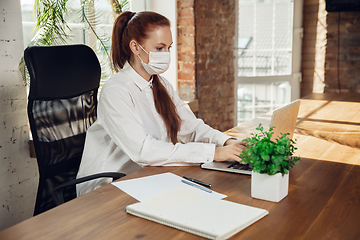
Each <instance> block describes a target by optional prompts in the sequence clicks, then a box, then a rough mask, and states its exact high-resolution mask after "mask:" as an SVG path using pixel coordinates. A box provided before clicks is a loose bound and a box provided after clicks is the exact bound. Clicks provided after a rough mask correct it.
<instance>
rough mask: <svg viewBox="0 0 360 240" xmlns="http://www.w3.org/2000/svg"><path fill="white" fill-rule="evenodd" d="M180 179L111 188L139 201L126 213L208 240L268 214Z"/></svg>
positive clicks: (135, 182) (155, 177)
mask: <svg viewBox="0 0 360 240" xmlns="http://www.w3.org/2000/svg"><path fill="white" fill-rule="evenodd" d="M181 179H182V178H181V177H179V176H177V175H175V174H172V173H165V174H158V175H153V176H149V177H144V178H138V179H131V180H125V181H119V182H116V183H113V185H115V186H117V187H118V188H120V189H122V190H123V191H125V192H127V193H128V194H130V195H131V196H133V197H135V198H136V199H138V200H139V201H141V202H139V203H135V204H132V205H129V206H127V207H126V211H127V212H128V213H130V214H133V215H135V216H138V217H142V218H145V219H148V220H151V221H154V222H158V223H161V224H164V225H167V226H170V227H174V228H177V229H180V230H183V231H186V232H189V233H193V234H196V235H199V236H202V237H205V238H209V239H227V238H229V237H231V236H233V235H234V234H236V233H237V232H239V231H241V230H242V229H244V228H246V227H247V226H249V225H251V224H252V223H254V222H256V221H258V220H259V219H261V218H262V217H264V216H266V215H267V214H268V213H269V212H268V211H267V210H264V209H260V208H255V207H251V206H246V205H242V204H238V203H234V202H229V201H226V200H221V199H222V198H224V197H226V196H225V195H223V194H219V193H216V192H214V191H212V192H211V193H208V192H205V191H203V190H200V189H198V188H195V187H192V186H189V185H187V184H184V183H182V182H181ZM164 180H166V181H164Z"/></svg>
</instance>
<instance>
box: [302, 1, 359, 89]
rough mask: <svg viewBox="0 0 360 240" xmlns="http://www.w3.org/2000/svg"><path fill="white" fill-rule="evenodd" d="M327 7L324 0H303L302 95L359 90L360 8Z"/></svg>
mask: <svg viewBox="0 0 360 240" xmlns="http://www.w3.org/2000/svg"><path fill="white" fill-rule="evenodd" d="M325 7H326V1H325V0H304V8H303V27H304V37H303V44H302V65H301V66H302V74H303V77H302V82H301V96H306V95H308V94H310V93H313V92H315V93H321V92H359V93H360V34H359V32H360V12H342V13H333V12H331V13H328V12H327V11H326V10H325Z"/></svg>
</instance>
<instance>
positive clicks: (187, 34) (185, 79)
mask: <svg viewBox="0 0 360 240" xmlns="http://www.w3.org/2000/svg"><path fill="white" fill-rule="evenodd" d="M177 8H178V19H177V30H178V37H177V44H178V46H177V48H178V49H177V50H178V70H179V71H178V92H179V95H180V97H181V99H183V100H194V99H196V91H195V90H196V82H195V18H194V0H178V1H177Z"/></svg>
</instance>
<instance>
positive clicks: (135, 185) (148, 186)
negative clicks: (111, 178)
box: [112, 172, 227, 201]
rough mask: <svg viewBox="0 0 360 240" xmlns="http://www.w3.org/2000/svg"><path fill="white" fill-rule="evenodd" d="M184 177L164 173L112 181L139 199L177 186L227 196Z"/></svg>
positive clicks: (217, 196) (154, 195)
mask: <svg viewBox="0 0 360 240" xmlns="http://www.w3.org/2000/svg"><path fill="white" fill-rule="evenodd" d="M183 179H184V178H182V177H179V176H177V175H175V174H173V173H169V172H168V173H162V174H156V175H152V176H147V177H142V178H136V179H130V180H124V181H119V182H114V183H112V184H113V185H114V186H115V187H117V188H119V189H121V190H122V191H124V192H126V193H127V194H129V195H130V196H132V197H133V198H135V199H137V200H138V201H144V200H147V199H149V198H152V197H156V196H158V195H160V194H162V193H165V192H167V191H169V190H172V189H175V188H183V189H188V190H190V191H195V192H198V193H201V194H204V195H206V196H210V197H214V198H218V199H223V198H225V197H227V196H226V195H224V194H221V193H218V192H215V191H212V192H211V193H208V192H205V191H204V190H201V189H198V188H196V187H193V186H189V185H187V184H185V183H183V182H181V180H183Z"/></svg>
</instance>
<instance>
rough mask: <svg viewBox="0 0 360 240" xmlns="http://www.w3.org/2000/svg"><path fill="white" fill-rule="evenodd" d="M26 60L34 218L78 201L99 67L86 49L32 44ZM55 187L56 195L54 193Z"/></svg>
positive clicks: (118, 174) (94, 112)
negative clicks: (36, 174) (34, 184)
mask: <svg viewBox="0 0 360 240" xmlns="http://www.w3.org/2000/svg"><path fill="white" fill-rule="evenodd" d="M24 59H25V63H26V66H27V68H28V70H29V74H30V92H29V97H28V100H29V101H28V117H29V123H30V128H31V133H32V137H33V142H34V147H35V152H36V157H37V162H38V168H39V186H38V192H37V197H36V203H35V210H34V216H35V215H37V214H39V213H42V212H44V211H47V210H49V209H51V208H53V207H55V206H57V205H59V204H61V203H63V202H66V201H69V200H71V199H73V198H75V197H76V186H75V185H76V184H77V183H81V182H85V181H88V180H91V179H95V178H99V177H111V178H113V180H116V179H118V178H120V177H123V176H125V174H123V173H116V172H115V173H100V174H96V175H91V176H87V177H84V178H81V179H76V175H77V172H78V169H79V165H80V161H81V156H82V152H83V147H84V142H85V134H86V130H87V129H88V128H89V127H90V125H91V124H92V123H94V121H95V120H96V116H97V115H96V114H97V112H96V111H97V93H98V87H99V83H100V75H101V68H100V64H99V61H98V59H97V57H96V55H95V53H94V51H93V50H92V49H91V48H90V47H88V46H86V45H65V46H50V47H44V46H31V47H28V48H26V49H25V52H24ZM54 189H55V191H54Z"/></svg>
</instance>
